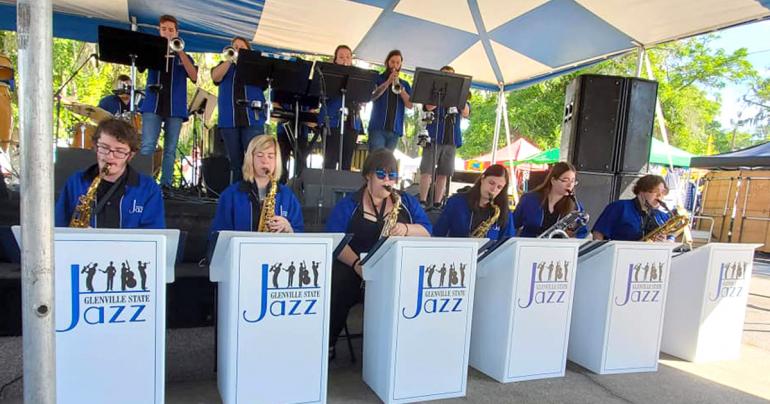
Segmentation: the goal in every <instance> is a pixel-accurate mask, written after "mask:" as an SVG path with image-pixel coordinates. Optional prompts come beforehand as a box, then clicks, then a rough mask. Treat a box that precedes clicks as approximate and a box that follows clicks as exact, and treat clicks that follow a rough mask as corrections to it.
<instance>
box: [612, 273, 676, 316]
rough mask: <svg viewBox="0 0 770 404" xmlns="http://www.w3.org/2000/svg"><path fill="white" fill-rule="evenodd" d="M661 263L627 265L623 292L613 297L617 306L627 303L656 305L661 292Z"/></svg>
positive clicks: (623, 278)
mask: <svg viewBox="0 0 770 404" xmlns="http://www.w3.org/2000/svg"><path fill="white" fill-rule="evenodd" d="M664 267H665V263H663V262H636V263H632V264H629V265H628V272H627V273H626V274H624V276H622V277H619V278H618V280H621V281H623V282H624V283H623V292H622V294H621V295H616V296H615V299H614V300H615V304H616V305H617V306H625V305H627V304H629V303H658V302H660V301H661V300H662V292H663V285H664V284H663V276H664V273H663V270H664Z"/></svg>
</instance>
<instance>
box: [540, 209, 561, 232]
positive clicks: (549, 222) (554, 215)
mask: <svg viewBox="0 0 770 404" xmlns="http://www.w3.org/2000/svg"><path fill="white" fill-rule="evenodd" d="M558 220H559V213H558V212H556V211H554V212H549V211H548V206H544V207H543V224H542V225H541V226H540V232H541V233H542V232H544V231H546V230H548V229H549V228H550V227H551V226H553V225H554V224H556V222H557V221H558Z"/></svg>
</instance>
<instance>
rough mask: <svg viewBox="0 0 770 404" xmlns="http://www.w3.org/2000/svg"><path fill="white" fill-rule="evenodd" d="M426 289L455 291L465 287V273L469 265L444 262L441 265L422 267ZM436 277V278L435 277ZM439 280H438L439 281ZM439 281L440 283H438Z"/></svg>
mask: <svg viewBox="0 0 770 404" xmlns="http://www.w3.org/2000/svg"><path fill="white" fill-rule="evenodd" d="M420 267H421V268H423V279H422V282H423V284H424V288H425V289H446V288H449V289H454V288H464V287H465V271H466V270H467V268H468V264H465V263H455V262H450V263H448V264H447V263H446V262H442V263H441V264H440V266H439V264H430V265H421V266H420ZM434 275H435V277H434ZM437 278H438V279H437ZM437 280H438V283H436V281H437Z"/></svg>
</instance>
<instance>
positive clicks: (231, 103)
mask: <svg viewBox="0 0 770 404" xmlns="http://www.w3.org/2000/svg"><path fill="white" fill-rule="evenodd" d="M221 64H222V63H221V62H220V65H221ZM235 69H236V68H235V64H231V65H230V68H229V69H227V73H225V75H224V76H223V77H222V81H219V82H217V81H215V82H214V84H216V85H217V86H219V94H218V96H217V107H218V108H219V118H218V121H217V125H218V127H220V128H235V127H241V128H242V127H251V126H257V127H261V128H264V126H265V116H266V114H267V105H265V94H264V91H262V88H261V87H259V86H252V85H244V84H243V83H241V80H239V79H238V77H237V74H236V72H235ZM239 100H245V101H247V102H251V101H262V105H263V108H262V110H261V111H258V110H254V109H252V108H249V107H248V106H244V105H238V101H239Z"/></svg>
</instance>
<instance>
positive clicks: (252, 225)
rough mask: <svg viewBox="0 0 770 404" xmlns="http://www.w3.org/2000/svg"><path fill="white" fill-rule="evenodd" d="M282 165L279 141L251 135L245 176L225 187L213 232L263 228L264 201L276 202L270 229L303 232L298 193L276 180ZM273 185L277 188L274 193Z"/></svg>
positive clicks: (267, 223) (266, 226)
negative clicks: (295, 193)
mask: <svg viewBox="0 0 770 404" xmlns="http://www.w3.org/2000/svg"><path fill="white" fill-rule="evenodd" d="M281 169H282V165H281V149H280V146H278V141H277V140H276V139H275V138H274V137H272V136H257V137H255V138H253V139H251V141H250V142H249V146H248V147H247V148H246V154H245V156H244V157H243V180H241V181H238V182H236V183H233V184H231V185H230V186H229V187H227V188H226V189H225V190H224V191H222V195H220V197H219V204H218V205H217V212H216V215H215V216H214V222H213V223H212V224H211V233H210V234H213V233H214V232H218V231H221V230H239V231H260V229H259V224H260V218H261V217H263V214H262V213H263V212H262V206H263V203H264V204H268V203H269V204H274V205H275V209H274V214H273V215H272V218H270V219H269V220H268V221H267V222H266V223H264V226H265V229H266V230H267V231H268V232H272V233H294V232H302V231H303V230H304V222H303V219H302V208H301V206H300V204H299V201H298V200H297V197H296V196H294V193H292V192H291V189H289V187H287V186H285V185H277V184H276V183H275V181H278V178H280V176H281ZM271 189H275V194H274V195H271ZM265 213H269V212H265Z"/></svg>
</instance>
